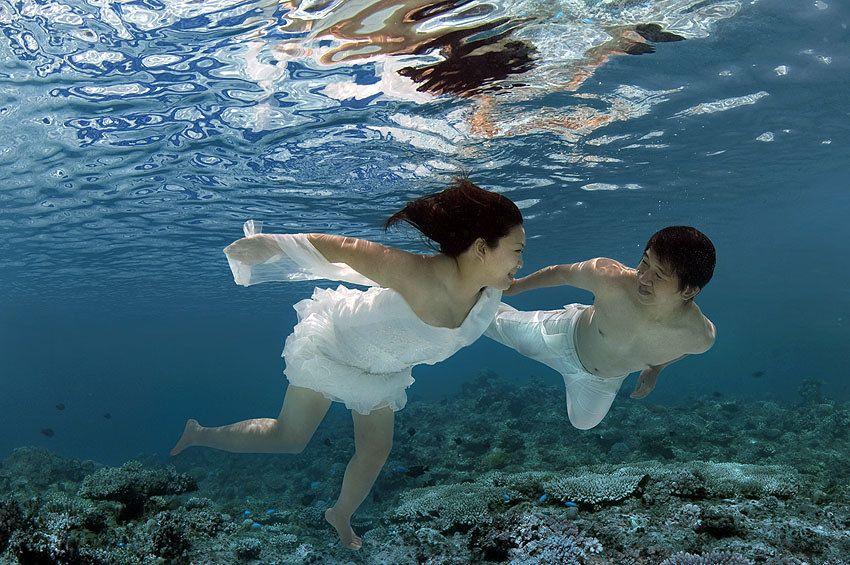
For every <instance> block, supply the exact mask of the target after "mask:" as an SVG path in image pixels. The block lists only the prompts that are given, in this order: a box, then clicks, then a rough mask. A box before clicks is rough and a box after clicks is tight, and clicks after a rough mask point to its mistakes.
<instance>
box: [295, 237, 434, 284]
mask: <svg viewBox="0 0 850 565" xmlns="http://www.w3.org/2000/svg"><path fill="white" fill-rule="evenodd" d="M307 239H308V240H309V241H310V243H312V244H313V247H315V248H316V250H317V251H318V252H319V253H321V254H322V255H323V256H324V257H325V259H327V260H328V261H330V262H331V263H345V264H346V265H348V266H349V267H351V268H352V269H354V270H355V271H357V272H358V273H360V274H361V275H363V276H364V277H367V278H369V279H372V280H373V281H375V282H376V283H378V284H379V285H381V286H383V287H387V288H393V289H396V290H400V289H401V288H403V287H404V286H406V284H405V283H406V282H407V281H410V280H411V278H412V277H414V276H415V274H416V272H417V269H421V268H422V261H421V256H420V255H417V254H416V253H410V252H407V251H403V250H401V249H396V248H394V247H388V246H386V245H382V244H380V243H375V242H374V241H368V240H365V239H358V238H356V237H345V236H340V235H330V234H324V233H309V234H307Z"/></svg>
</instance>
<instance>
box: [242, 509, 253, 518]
mask: <svg viewBox="0 0 850 565" xmlns="http://www.w3.org/2000/svg"><path fill="white" fill-rule="evenodd" d="M251 514H253V512H251V511H250V510H246V511H245V512H243V513H242V515H243V516H246V517H247V516H250V515H251Z"/></svg>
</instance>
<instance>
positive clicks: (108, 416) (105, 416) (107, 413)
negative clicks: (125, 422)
mask: <svg viewBox="0 0 850 565" xmlns="http://www.w3.org/2000/svg"><path fill="white" fill-rule="evenodd" d="M103 417H104V418H106V419H107V420H109V419H111V418H112V414H110V413H109V412H105V413H104V414H103Z"/></svg>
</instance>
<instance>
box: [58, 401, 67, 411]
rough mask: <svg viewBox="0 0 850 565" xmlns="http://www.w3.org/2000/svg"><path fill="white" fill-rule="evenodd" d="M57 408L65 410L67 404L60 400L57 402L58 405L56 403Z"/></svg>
mask: <svg viewBox="0 0 850 565" xmlns="http://www.w3.org/2000/svg"><path fill="white" fill-rule="evenodd" d="M56 409H57V410H64V409H65V405H64V404H62V403H61V402H60V403H59V404H57V405H56Z"/></svg>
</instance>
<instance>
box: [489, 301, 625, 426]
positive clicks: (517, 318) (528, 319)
mask: <svg viewBox="0 0 850 565" xmlns="http://www.w3.org/2000/svg"><path fill="white" fill-rule="evenodd" d="M586 308H588V306H587V305H585V304H568V305H566V306H564V308H563V309H561V310H535V311H531V312H523V311H521V310H517V309H516V308H513V307H511V306H508V305H507V304H504V303H502V304H500V305H499V311H498V312H497V313H496V318H495V319H494V320H493V323H491V324H490V327H489V328H488V329H487V331H486V332H484V335H486V336H487V337H489V338H492V339H494V340H496V341H498V342H499V343H501V344H503V345H507V346H508V347H510V348H512V349H515V350H517V351H518V352H520V353H522V354H523V355H525V356H526V357H529V358H531V359H534V360H535V361H540V362H541V363H543V364H544V365H547V366H549V367H551V368H553V369H555V370H556V371H558V372H559V373H561V376H563V377H564V385H565V386H566V393H567V416H569V418H570V423H571V424H572V425H573V426H575V427H576V428H579V429H582V430H587V429H590V428H592V427H594V426H596V425H597V424H598V423H599V422H601V421H602V419H603V418H604V417H605V415H606V414H607V413H608V410H610V408H611V404H612V403H613V402H614V398H616V396H617V391H619V390H620V385H622V384H623V381H624V380H625V378H626V377H627V376H628V375H623V376H621V377H598V376H596V375H594V374H592V373H590V372H588V371H587V369H585V368H584V366H583V365H582V364H581V361H580V360H579V358H578V353H577V352H576V344H575V330H576V324H577V323H578V320H579V317H580V316H581V313H582V312H583V311H584V310H585V309H586Z"/></svg>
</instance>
